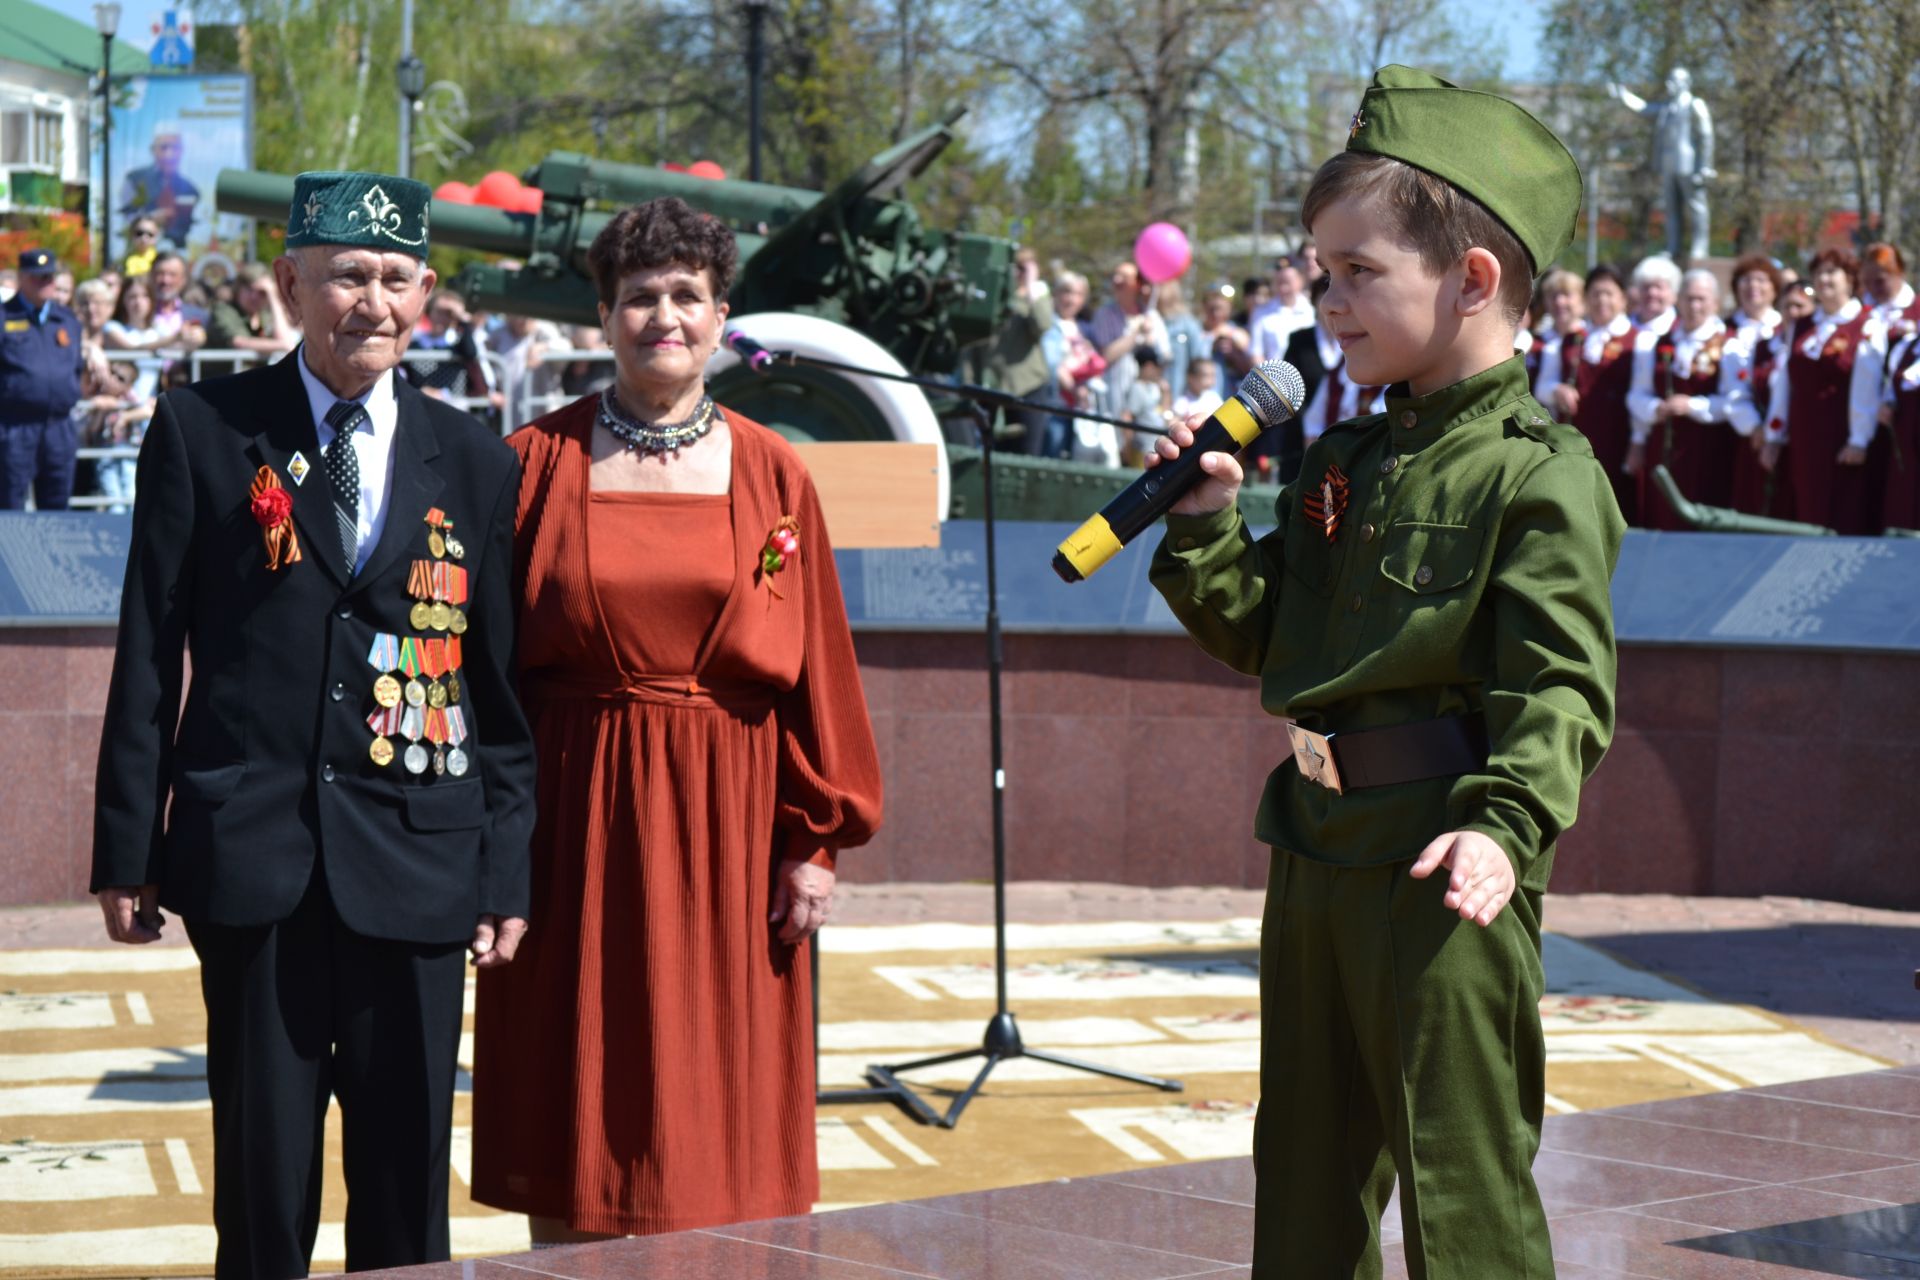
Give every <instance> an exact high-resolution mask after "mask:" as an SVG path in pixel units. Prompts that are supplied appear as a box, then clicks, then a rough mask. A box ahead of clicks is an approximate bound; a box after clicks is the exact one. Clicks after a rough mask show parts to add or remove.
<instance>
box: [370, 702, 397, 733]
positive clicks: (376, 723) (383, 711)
mask: <svg viewBox="0 0 1920 1280" xmlns="http://www.w3.org/2000/svg"><path fill="white" fill-rule="evenodd" d="M367 728H369V729H371V730H373V731H374V732H375V733H377V734H379V735H380V736H381V737H383V738H389V737H392V736H393V735H394V734H395V733H396V732H398V731H399V728H400V708H399V707H378V708H376V709H375V710H374V713H373V714H372V715H370V716H368V717H367Z"/></svg>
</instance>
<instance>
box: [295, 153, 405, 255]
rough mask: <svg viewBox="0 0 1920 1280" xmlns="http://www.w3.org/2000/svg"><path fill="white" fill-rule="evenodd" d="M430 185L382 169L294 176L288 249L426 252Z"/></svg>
mask: <svg viewBox="0 0 1920 1280" xmlns="http://www.w3.org/2000/svg"><path fill="white" fill-rule="evenodd" d="M432 205H433V189H432V188H431V187H429V186H427V184H426V183H424V182H415V181H414V180H413V179H412V178H396V177H394V176H393V175H391V174H386V173H303V174H301V175H300V176H299V177H297V178H295V179H294V180H293V207H292V208H291V209H289V210H288V211H287V248H289V249H298V248H300V247H301V246H303V245H309V244H338V245H348V246H350V247H352V248H355V249H377V250H380V251H381V252H385V253H410V254H412V255H413V256H414V257H416V258H424V257H426V256H427V219H428V216H429V214H428V210H429V209H430V208H431V207H432Z"/></svg>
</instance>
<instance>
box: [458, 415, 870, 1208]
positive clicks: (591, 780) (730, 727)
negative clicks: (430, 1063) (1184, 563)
mask: <svg viewBox="0 0 1920 1280" xmlns="http://www.w3.org/2000/svg"><path fill="white" fill-rule="evenodd" d="M595 399H596V397H593V396H589V397H586V398H585V399H583V400H581V401H578V402H576V403H574V404H572V405H569V406H568V407H566V408H565V409H561V410H559V411H558V412H556V413H553V414H550V415H548V416H547V417H545V418H542V419H541V420H539V421H538V422H534V423H531V424H529V425H528V426H526V427H525V428H523V429H521V430H520V431H518V432H516V433H515V434H514V435H513V436H511V437H509V443H510V444H512V445H513V446H514V448H515V449H516V450H517V451H518V452H519V454H520V457H521V461H522V467H523V472H522V476H521V481H520V505H519V522H518V540H517V553H516V574H517V578H518V587H519V592H520V594H519V599H520V637H519V644H520V671H521V698H522V701H523V703H524V704H525V707H526V711H527V717H528V719H529V720H530V721H531V723H532V724H533V729H534V742H535V746H536V750H537V753H538V756H539V765H540V773H539V790H538V800H539V820H538V824H537V826H536V829H535V833H534V872H533V876H534V888H533V915H532V917H531V930H530V932H529V933H528V935H527V937H526V939H525V940H524V941H523V942H522V943H521V944H520V950H519V954H518V956H517V957H516V958H515V960H514V962H513V964H511V965H509V966H507V967H506V968H504V969H491V970H487V971H485V972H483V973H482V974H481V976H480V979H479V997H478V1007H477V1009H476V1012H475V1060H474V1072H473V1075H474V1096H473V1124H474V1132H473V1196H474V1199H476V1200H478V1201H480V1202H482V1203H484V1204H490V1205H495V1206H498V1207H500V1208H504V1209H514V1210H518V1211H520V1212H522V1213H532V1214H540V1215H544V1216H548V1217H554V1218H561V1219H564V1220H565V1221H566V1222H567V1224H568V1225H569V1226H571V1227H573V1228H574V1229H576V1230H581V1231H597V1232H615V1233H623V1234H633V1235H641V1234H652V1233H658V1232H667V1231H683V1230H687V1229H690V1228H694V1227H704V1226H712V1225H716V1224H720V1223H727V1222H742V1221H750V1220H753V1219H758V1218H771V1217H779V1216H784V1215H788V1214H797V1213H805V1212H807V1211H808V1210H809V1209H810V1208H811V1207H812V1205H813V1202H814V1201H815V1200H816V1199H818V1197H819V1172H818V1166H817V1161H816V1157H815V1153H814V1127H813V1126H814V1101H813V1095H814V1074H813V1037H812V1026H811V994H812V993H811V988H810V984H809V980H808V966H807V956H806V952H805V951H804V949H802V948H800V947H793V946H790V945H788V944H786V943H783V942H781V941H780V940H779V938H778V937H777V936H776V934H777V926H774V925H771V924H770V923H769V922H768V919H767V916H768V912H769V910H770V909H771V898H772V889H773V882H774V878H775V873H776V870H777V868H778V866H779V864H780V862H781V861H782V860H783V859H787V858H802V859H810V860H813V861H816V862H828V863H830V861H831V859H832V856H833V851H834V850H836V849H838V848H842V847H846V846H849V845H856V844H860V843H863V842H864V841H866V840H867V839H868V838H870V837H871V836H872V834H873V832H874V830H875V828H876V827H877V826H878V824H879V819H880V768H879V762H878V758H877V756H876V754H875V751H874V745H873V733H872V728H871V726H870V724H869V722H868V719H867V705H866V700H865V697H864V696H863V694H862V692H861V688H860V675H859V669H858V666H857V665H856V663H855V659H854V651H853V641H852V637H851V636H850V635H849V633H848V630H847V620H846V613H845V608H844V606H843V604H842V602H841V596H840V584H839V579H838V577H837V576H836V574H835V571H834V564H833V554H832V551H831V550H830V548H829V546H828V544H827V538H826V529H825V525H824V522H823V521H822V519H821V515H820V506H819V500H818V498H817V497H816V496H815V494H814V489H813V484H812V482H811V481H810V480H809V479H808V477H807V474H806V471H805V469H804V468H803V467H802V465H801V463H800V461H799V458H798V457H797V456H796V455H795V454H794V452H793V450H792V449H791V448H789V447H788V446H787V444H786V442H785V441H783V440H782V439H780V437H779V436H777V435H775V434H774V433H773V432H771V431H768V430H767V429H765V428H764V427H760V426H758V425H756V424H754V423H751V422H748V421H746V420H745V419H743V418H740V417H738V416H736V415H733V414H728V415H727V424H728V426H729V428H730V429H731V431H732V435H733V463H732V482H731V490H730V492H729V493H728V494H726V495H722V496H718V497H700V496H694V495H684V494H596V493H592V492H590V488H589V483H588V466H589V462H590V459H591V451H590V444H591V432H592V426H593V419H594V402H595ZM788 516H791V517H793V518H794V519H795V520H797V521H798V524H799V531H798V533H799V539H800V549H799V551H798V552H796V553H795V554H794V555H792V556H790V557H788V561H787V564H786V567H785V568H784V569H782V570H781V571H779V572H778V573H776V574H774V575H772V576H768V575H766V574H764V573H763V572H762V569H761V563H760V553H761V550H762V548H763V547H765V545H766V543H767V538H768V536H769V535H770V534H771V532H772V531H773V529H774V527H775V525H776V524H777V523H778V522H779V521H780V520H781V519H782V518H783V517H788Z"/></svg>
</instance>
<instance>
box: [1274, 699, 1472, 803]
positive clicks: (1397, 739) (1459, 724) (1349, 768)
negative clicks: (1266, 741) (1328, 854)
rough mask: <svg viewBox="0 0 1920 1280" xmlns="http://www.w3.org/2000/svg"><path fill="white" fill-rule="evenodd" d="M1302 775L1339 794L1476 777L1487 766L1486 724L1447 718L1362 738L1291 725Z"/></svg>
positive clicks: (1374, 731) (1375, 731)
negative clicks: (1472, 775) (1408, 783)
mask: <svg viewBox="0 0 1920 1280" xmlns="http://www.w3.org/2000/svg"><path fill="white" fill-rule="evenodd" d="M1287 736H1288V737H1289V738H1291V739H1292V740H1293V762H1294V763H1295V764H1296V765H1298V766H1299V768H1300V776H1301V777H1303V778H1305V779H1306V780H1307V781H1308V782H1312V783H1317V784H1318V785H1320V786H1323V787H1325V788H1326V789H1327V790H1329V791H1331V792H1333V793H1334V794H1335V795H1345V794H1346V793H1347V792H1349V791H1358V790H1360V789H1362V788H1365V787H1390V786H1393V785H1394V784H1395V783H1400V782H1420V781H1423V780H1425V779H1427V778H1451V777H1455V776H1457V775H1459V774H1463V773H1472V772H1473V771H1474V770H1475V769H1478V768H1480V767H1481V766H1483V765H1485V764H1486V762H1487V725H1486V721H1485V720H1484V719H1483V718H1482V717H1481V716H1478V715H1471V716H1448V717H1446V718H1445V719H1442V720H1422V721H1420V722H1419V723H1418V724H1400V725H1394V726H1393V727H1392V728H1388V729H1365V730H1362V731H1361V732H1359V733H1315V732H1314V731H1313V730H1311V729H1302V728H1301V727H1300V726H1299V725H1297V724H1293V723H1291V722H1289V723H1288V725H1287Z"/></svg>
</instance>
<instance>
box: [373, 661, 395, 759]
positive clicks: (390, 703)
mask: <svg viewBox="0 0 1920 1280" xmlns="http://www.w3.org/2000/svg"><path fill="white" fill-rule="evenodd" d="M373 700H374V701H375V702H377V703H379V704H380V705H381V706H383V707H397V706H399V705H400V682H399V681H398V680H395V679H394V678H393V677H392V676H381V677H380V678H379V679H378V680H375V681H374V682H373ZM388 754H392V753H391V751H389V753H388ZM380 763H382V764H385V763H386V761H384V760H382V761H381V762H380Z"/></svg>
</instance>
